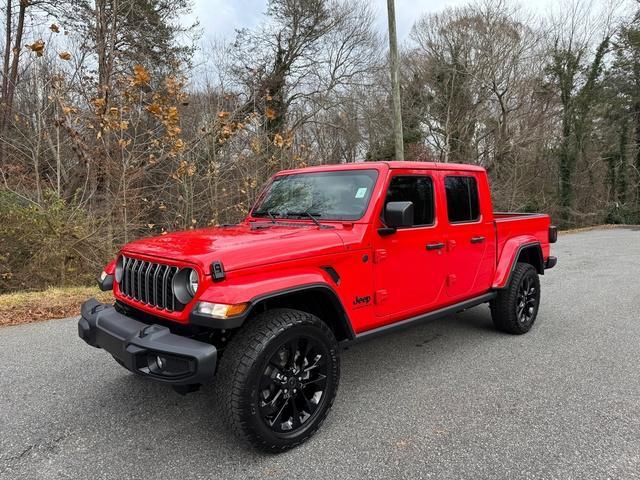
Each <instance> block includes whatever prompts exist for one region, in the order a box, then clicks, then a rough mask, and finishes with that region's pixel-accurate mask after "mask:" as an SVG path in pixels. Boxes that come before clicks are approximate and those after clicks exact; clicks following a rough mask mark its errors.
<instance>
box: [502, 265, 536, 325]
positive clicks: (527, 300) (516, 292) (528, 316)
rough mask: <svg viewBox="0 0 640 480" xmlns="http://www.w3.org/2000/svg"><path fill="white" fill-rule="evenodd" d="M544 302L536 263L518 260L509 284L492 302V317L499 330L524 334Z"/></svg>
mask: <svg viewBox="0 0 640 480" xmlns="http://www.w3.org/2000/svg"><path fill="white" fill-rule="evenodd" d="M539 305H540V279H539V277H538V272H537V271H536V269H535V267H534V266H533V265H530V264H528V263H518V264H516V266H515V268H514V270H513V273H512V275H511V279H510V281H509V285H507V287H506V288H504V289H502V290H500V291H498V296H497V297H496V298H495V299H494V300H493V302H492V303H491V317H492V319H493V324H494V325H495V326H496V328H497V329H498V330H502V331H503V332H507V333H512V334H514V335H521V334H523V333H527V332H528V331H529V330H531V327H532V326H533V324H534V322H535V321H536V317H537V316H538V307H539Z"/></svg>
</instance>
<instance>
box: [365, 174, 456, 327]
mask: <svg viewBox="0 0 640 480" xmlns="http://www.w3.org/2000/svg"><path fill="white" fill-rule="evenodd" d="M436 178H437V177H434V176H433V175H432V174H431V172H428V171H420V170H398V171H395V172H393V174H392V176H391V178H390V179H389V181H388V184H387V192H386V196H385V201H384V205H386V203H388V202H398V201H410V202H413V204H414V224H413V225H412V226H411V227H406V228H399V229H398V230H397V231H396V232H395V233H393V234H391V235H387V236H379V235H376V240H375V250H374V278H375V289H376V290H375V304H376V315H377V316H378V317H383V318H380V321H379V322H377V323H378V324H384V323H389V322H391V321H394V320H396V319H400V318H403V317H405V318H406V317H407V316H410V315H411V314H415V313H418V312H421V311H424V310H425V309H427V308H428V307H429V306H431V305H434V304H435V303H436V302H437V300H438V297H439V296H440V295H441V293H442V292H443V288H444V268H445V255H444V233H445V232H444V230H443V226H442V225H441V224H440V223H439V222H438V220H437V215H436V212H437V209H438V208H440V205H438V204H437V202H436V195H434V189H435V182H436ZM384 205H382V208H381V212H380V214H381V215H382V212H384Z"/></svg>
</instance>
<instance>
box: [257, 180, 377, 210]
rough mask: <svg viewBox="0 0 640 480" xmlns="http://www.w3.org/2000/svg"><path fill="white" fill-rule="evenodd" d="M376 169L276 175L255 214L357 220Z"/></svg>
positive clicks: (364, 208)
mask: <svg viewBox="0 0 640 480" xmlns="http://www.w3.org/2000/svg"><path fill="white" fill-rule="evenodd" d="M377 177H378V172H377V171H376V170H345V171H338V172H316V173H296V174H291V175H283V176H281V177H276V178H275V179H274V181H273V182H272V183H271V185H270V186H269V188H268V190H267V191H266V192H265V194H264V196H263V198H262V200H261V201H259V203H258V204H257V205H256V206H255V208H254V209H253V216H254V217H274V218H275V217H288V218H296V217H297V218H304V217H309V218H312V219H313V218H320V219H322V220H359V219H360V218H361V217H362V216H363V215H364V212H365V211H366V209H367V206H368V205H369V199H370V198H371V192H372V190H373V187H374V185H375V183H376V179H377Z"/></svg>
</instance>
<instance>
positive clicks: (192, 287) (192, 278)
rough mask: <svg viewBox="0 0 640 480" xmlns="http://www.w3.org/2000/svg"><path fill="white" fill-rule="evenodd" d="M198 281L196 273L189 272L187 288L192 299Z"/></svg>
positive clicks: (196, 289)
mask: <svg viewBox="0 0 640 480" xmlns="http://www.w3.org/2000/svg"><path fill="white" fill-rule="evenodd" d="M198 280H199V279H198V272H196V271H195V270H191V273H190V274H189V284H188V285H187V288H188V289H189V293H190V294H191V296H192V297H194V296H195V295H196V292H197V291H198Z"/></svg>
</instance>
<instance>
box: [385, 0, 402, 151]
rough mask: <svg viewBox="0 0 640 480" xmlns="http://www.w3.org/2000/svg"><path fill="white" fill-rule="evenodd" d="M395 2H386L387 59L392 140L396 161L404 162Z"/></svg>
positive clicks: (389, 0)
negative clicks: (391, 103)
mask: <svg viewBox="0 0 640 480" xmlns="http://www.w3.org/2000/svg"><path fill="white" fill-rule="evenodd" d="M394 2H395V0H387V13H388V16H389V58H390V60H391V90H392V95H393V139H394V142H395V146H396V158H395V159H396V160H404V140H403V135H402V107H401V105H400V81H399V70H400V65H399V64H398V36H397V34H396V7H395V4H394Z"/></svg>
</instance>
